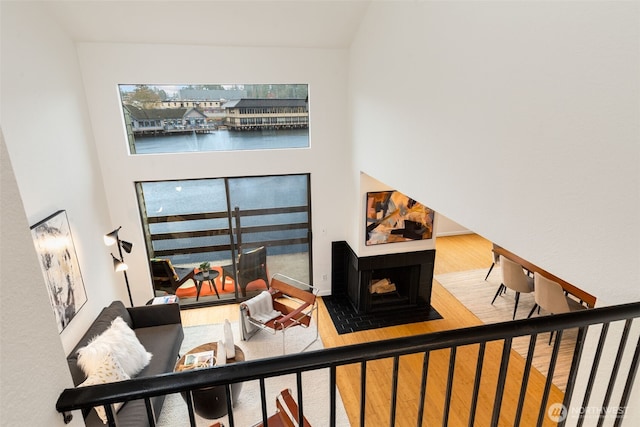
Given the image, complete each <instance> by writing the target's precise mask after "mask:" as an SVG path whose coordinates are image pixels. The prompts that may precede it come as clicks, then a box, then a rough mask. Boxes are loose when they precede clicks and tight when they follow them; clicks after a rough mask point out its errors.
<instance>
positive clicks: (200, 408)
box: [173, 342, 244, 420]
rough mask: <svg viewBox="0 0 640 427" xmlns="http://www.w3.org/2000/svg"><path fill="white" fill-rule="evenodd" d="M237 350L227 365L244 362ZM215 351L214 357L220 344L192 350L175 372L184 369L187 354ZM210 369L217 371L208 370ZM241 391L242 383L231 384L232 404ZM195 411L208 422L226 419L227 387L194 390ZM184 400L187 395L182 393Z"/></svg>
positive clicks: (238, 348) (206, 345) (208, 344)
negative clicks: (221, 418)
mask: <svg viewBox="0 0 640 427" xmlns="http://www.w3.org/2000/svg"><path fill="white" fill-rule="evenodd" d="M234 347H235V350H236V355H235V357H234V358H233V359H227V363H235V362H243V361H244V353H243V351H242V350H241V349H240V347H238V346H237V345H236V346H234ZM210 350H213V353H214V355H217V354H218V343H215V342H210V343H206V344H202V345H199V346H198V347H195V348H192V349H191V350H189V351H188V352H186V353H185V354H184V355H183V356H182V357H181V358H180V360H178V363H176V366H175V367H174V368H173V371H174V372H180V371H182V370H183V368H184V361H185V359H186V356H187V354H190V353H200V352H202V351H210ZM208 369H215V367H213V368H208ZM240 390H242V383H235V384H231V402H235V401H236V400H237V399H238V396H239V395H240ZM191 393H192V396H193V410H194V411H195V413H196V414H198V415H200V416H201V417H202V418H206V419H208V420H213V419H215V418H220V417H224V416H225V415H227V393H226V387H223V386H212V387H205V388H201V389H198V390H193V391H192V392H191ZM182 398H183V399H184V400H185V402H186V400H187V399H186V395H185V394H184V393H182Z"/></svg>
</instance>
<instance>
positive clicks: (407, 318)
mask: <svg viewBox="0 0 640 427" xmlns="http://www.w3.org/2000/svg"><path fill="white" fill-rule="evenodd" d="M322 299H323V301H324V304H325V306H326V307H327V311H328V312H329V315H330V316H331V320H332V321H333V325H334V326H335V328H336V331H337V332H338V334H339V335H342V334H348V333H351V332H359V331H366V330H368V329H376V328H384V327H387V326H397V325H404V324H407V323H417V322H425V321H427V320H437V319H442V316H441V315H440V313H438V312H437V311H436V310H435V309H434V308H433V307H427V306H422V307H413V308H411V309H410V310H407V309H403V310H394V311H379V312H373V313H371V312H369V313H357V312H356V311H355V309H354V308H353V306H352V305H351V303H350V302H349V299H348V297H347V296H346V295H332V296H326V297H322Z"/></svg>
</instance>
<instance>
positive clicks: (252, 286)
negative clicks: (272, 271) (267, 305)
mask: <svg viewBox="0 0 640 427" xmlns="http://www.w3.org/2000/svg"><path fill="white" fill-rule="evenodd" d="M211 270H215V271H217V272H218V277H216V278H215V279H214V280H213V281H214V283H215V284H216V288H217V289H218V294H220V295H223V294H232V293H234V292H235V289H236V284H235V281H234V280H233V277H229V276H227V277H226V280H225V284H224V289H222V267H211ZM196 272H198V270H197V269H196ZM261 289H263V290H266V289H267V286H266V284H265V283H264V280H260V279H259V280H254V281H253V282H250V283H249V284H248V285H247V290H248V291H251V290H261ZM197 293H198V290H197V288H196V282H195V281H194V280H187V281H186V282H185V283H184V284H183V285H182V286H180V287H179V288H178V289H177V290H176V295H177V296H178V297H179V298H195V297H196V295H197ZM238 294H240V289H238ZM215 295H216V292H215V291H214V289H213V286H211V285H210V284H209V282H206V281H205V282H202V289H200V296H201V297H206V296H215Z"/></svg>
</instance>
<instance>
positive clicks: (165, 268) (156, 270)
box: [150, 258, 178, 283]
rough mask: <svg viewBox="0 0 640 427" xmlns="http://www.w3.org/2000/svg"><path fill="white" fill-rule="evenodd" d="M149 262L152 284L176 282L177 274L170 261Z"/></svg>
mask: <svg viewBox="0 0 640 427" xmlns="http://www.w3.org/2000/svg"><path fill="white" fill-rule="evenodd" d="M150 262H151V275H152V276H153V281H154V283H155V282H158V283H163V282H169V283H171V282H174V281H177V280H178V274H176V271H175V270H174V269H173V265H172V264H171V261H169V260H168V259H159V258H153V259H151V260H150Z"/></svg>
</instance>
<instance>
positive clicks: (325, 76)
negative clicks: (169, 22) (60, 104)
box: [79, 43, 351, 304]
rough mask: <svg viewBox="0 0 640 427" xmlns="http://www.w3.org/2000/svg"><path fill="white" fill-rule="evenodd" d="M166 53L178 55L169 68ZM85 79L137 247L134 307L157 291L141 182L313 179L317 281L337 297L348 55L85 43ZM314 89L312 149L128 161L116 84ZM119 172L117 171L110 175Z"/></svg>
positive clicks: (111, 197) (110, 185) (123, 220)
mask: <svg viewBox="0 0 640 427" xmlns="http://www.w3.org/2000/svg"><path fill="white" fill-rule="evenodd" d="M167 52H171V58H170V61H171V62H170V63H171V65H172V66H167V64H168V63H167V61H168V59H167ZM79 55H80V62H81V68H82V76H83V80H84V84H85V87H86V91H87V99H88V103H89V113H90V115H91V120H92V123H93V128H94V132H95V138H96V146H97V148H98V155H99V159H100V165H101V168H102V170H104V171H110V172H108V173H107V176H108V178H106V179H105V188H106V191H107V199H108V203H109V211H110V213H111V218H112V219H113V225H114V227H115V226H119V225H122V227H123V229H122V232H121V235H122V236H126V239H127V240H129V241H131V242H133V243H134V248H136V247H137V249H135V250H134V251H133V252H132V253H131V254H128V255H127V257H126V258H127V263H128V264H129V266H130V268H129V270H128V273H129V281H130V283H131V288H132V289H131V290H132V293H133V298H134V302H135V303H136V304H141V303H144V302H145V301H147V300H148V299H149V298H150V297H151V295H152V284H151V279H150V274H149V267H148V260H147V258H146V252H145V250H144V239H143V232H142V227H141V222H140V215H139V209H138V204H137V200H136V195H135V190H134V182H136V181H146V180H167V179H190V178H216V177H225V176H251V175H270V174H288V173H310V174H311V198H312V201H311V206H312V227H313V230H312V231H313V267H314V278H313V279H314V285H315V286H318V287H319V288H320V290H321V293H322V294H327V293H329V292H330V289H331V288H330V282H329V280H323V277H327V278H328V277H331V270H330V269H331V242H332V241H334V240H342V239H343V238H344V237H343V236H344V235H345V230H346V227H347V225H348V224H346V222H345V220H344V214H343V212H344V206H346V205H348V204H350V203H351V200H350V199H349V198H347V194H348V191H347V188H346V187H348V185H349V183H350V181H349V180H348V179H346V178H347V177H348V173H349V164H348V159H347V155H348V153H349V151H348V150H349V148H348V146H349V144H348V139H347V117H346V103H347V98H346V93H347V86H346V84H347V80H346V76H347V59H348V53H347V51H346V50H344V49H277V48H276V49H269V48H218V47H207V46H180V48H176V47H175V46H165V45H135V44H100V43H90V44H80V46H79ZM123 83H153V84H176V83H178V84H183V83H185V84H190V83H192V84H207V83H221V84H231V83H308V84H309V108H310V112H309V114H310V121H311V126H310V148H309V149H296V150H286V152H285V150H261V151H233V152H219V151H216V152H207V153H181V154H158V155H138V156H130V155H128V152H127V141H126V138H125V131H124V127H123V123H122V107H121V105H120V101H119V97H118V89H117V85H118V84H123ZM115 171H117V173H112V172H115Z"/></svg>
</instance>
